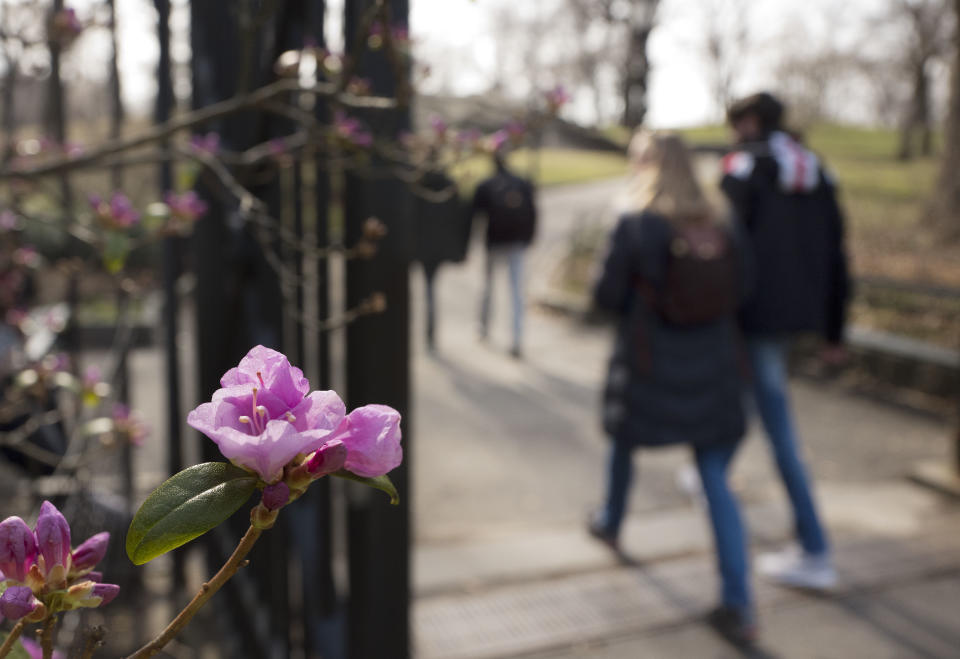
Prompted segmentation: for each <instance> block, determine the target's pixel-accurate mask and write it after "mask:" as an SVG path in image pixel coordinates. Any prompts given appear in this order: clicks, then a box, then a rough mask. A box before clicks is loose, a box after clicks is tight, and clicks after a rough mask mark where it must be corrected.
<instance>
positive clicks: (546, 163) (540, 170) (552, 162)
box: [452, 148, 627, 196]
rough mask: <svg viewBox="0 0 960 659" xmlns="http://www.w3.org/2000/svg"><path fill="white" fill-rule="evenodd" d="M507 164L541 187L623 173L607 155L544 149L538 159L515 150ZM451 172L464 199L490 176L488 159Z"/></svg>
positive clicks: (619, 160)
mask: <svg viewBox="0 0 960 659" xmlns="http://www.w3.org/2000/svg"><path fill="white" fill-rule="evenodd" d="M509 163H510V166H511V167H512V168H513V170H514V171H515V172H517V173H518V174H520V175H522V176H528V177H530V178H532V179H533V180H534V181H535V182H536V183H537V184H538V185H541V186H547V185H562V184H564V183H581V182H585V181H592V180H598V179H604V178H612V177H615V176H623V175H624V174H626V172H627V161H626V158H624V156H623V155H621V154H619V153H614V152H610V151H581V150H578V149H562V148H545V149H541V150H540V152H539V155H538V154H537V152H536V151H533V150H531V149H518V150H516V151H514V152H512V153H511V154H510V157H509ZM452 171H453V176H454V178H455V179H456V180H457V182H458V183H459V184H460V186H461V193H462V194H463V195H465V196H468V195H470V194H471V193H472V191H473V188H474V187H476V184H477V183H478V182H479V181H480V180H482V179H483V178H485V177H487V176H489V175H490V174H491V173H492V172H493V165H492V163H491V162H490V158H489V157H488V156H483V155H476V156H470V157H469V158H466V159H465V160H463V161H461V162H458V163H457V164H456V165H454V167H453V170H452Z"/></svg>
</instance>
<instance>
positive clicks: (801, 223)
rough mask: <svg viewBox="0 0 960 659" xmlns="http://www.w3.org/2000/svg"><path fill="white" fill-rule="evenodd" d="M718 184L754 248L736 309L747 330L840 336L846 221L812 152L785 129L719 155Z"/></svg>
mask: <svg viewBox="0 0 960 659" xmlns="http://www.w3.org/2000/svg"><path fill="white" fill-rule="evenodd" d="M721 187H722V188H723V191H724V192H725V193H726V195H727V197H728V198H729V199H730V202H731V203H732V205H733V208H734V211H735V212H736V214H737V216H738V217H739V218H740V219H741V221H742V222H743V225H744V226H745V228H746V231H747V233H748V234H749V237H750V243H751V246H752V248H753V261H754V267H755V268H756V280H757V286H756V290H755V291H754V294H753V295H752V296H751V298H750V299H749V300H748V301H747V303H746V304H745V305H744V307H743V310H742V312H741V314H740V321H741V325H742V327H743V331H744V333H745V334H747V335H748V336H751V335H777V334H791V333H797V332H818V333H821V334H823V335H824V336H825V338H826V339H827V340H829V341H831V342H839V341H840V340H841V339H842V337H843V326H844V322H845V315H846V313H845V312H846V304H847V300H848V297H849V292H850V283H849V276H848V272H847V258H846V252H845V250H844V226H843V225H844V221H843V215H842V213H841V211H840V207H839V205H838V204H837V195H836V190H835V189H834V185H833V182H832V181H831V179H830V178H829V176H828V175H827V174H826V173H825V172H824V170H823V168H822V167H821V166H820V162H819V160H818V158H817V156H816V155H814V154H813V153H812V152H810V151H808V150H807V149H805V148H804V147H803V146H801V145H800V144H799V143H798V142H797V141H795V140H794V139H793V138H791V137H790V136H788V135H787V134H786V133H782V132H774V133H772V134H771V136H770V138H769V139H768V140H765V141H762V142H755V143H749V144H743V145H740V146H739V147H738V150H737V151H734V152H732V153H730V154H728V155H727V156H726V157H725V158H724V160H723V180H722V182H721Z"/></svg>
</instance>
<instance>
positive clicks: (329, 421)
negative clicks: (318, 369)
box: [291, 391, 347, 451]
mask: <svg viewBox="0 0 960 659" xmlns="http://www.w3.org/2000/svg"><path fill="white" fill-rule="evenodd" d="M291 413H292V414H293V415H294V417H296V421H294V422H293V424H294V425H295V426H296V428H297V430H301V431H305V430H329V431H333V430H336V429H337V428H338V427H339V426H340V424H341V422H343V418H344V416H345V415H346V414H347V406H346V405H344V404H343V401H342V400H341V399H340V396H338V395H337V392H335V391H313V392H311V393H310V395H309V396H307V397H306V398H304V399H303V401H301V402H300V404H299V405H297V406H296V407H295V408H293V409H292V410H291ZM317 448H319V445H317V446H314V447H312V448H311V449H310V450H311V451H313V450H315V449H317Z"/></svg>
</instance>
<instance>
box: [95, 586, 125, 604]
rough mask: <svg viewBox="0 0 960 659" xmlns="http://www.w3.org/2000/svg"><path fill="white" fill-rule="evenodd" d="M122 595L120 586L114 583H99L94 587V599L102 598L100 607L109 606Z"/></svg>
mask: <svg viewBox="0 0 960 659" xmlns="http://www.w3.org/2000/svg"><path fill="white" fill-rule="evenodd" d="M119 594H120V586H118V585H116V584H112V583H98V584H97V585H96V586H94V587H93V595H92V596H93V597H99V598H100V604H99V606H103V605H104V604H109V603H110V602H112V601H113V600H114V599H115V598H116V596H117V595H119Z"/></svg>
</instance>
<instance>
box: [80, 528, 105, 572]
mask: <svg viewBox="0 0 960 659" xmlns="http://www.w3.org/2000/svg"><path fill="white" fill-rule="evenodd" d="M109 543H110V533H109V532H107V531H103V532H102V533H97V534H96V535H92V536H90V537H89V538H87V539H86V540H84V541H83V542H82V543H81V544H80V546H79V547H77V548H76V549H74V550H73V567H72V568H71V570H70V572H71V574H76V573H80V572H83V571H84V570H92V569H93V568H94V567H95V566H96V565H97V563H99V562H100V561H102V560H103V557H104V556H106V555H107V545H108V544H109Z"/></svg>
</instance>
